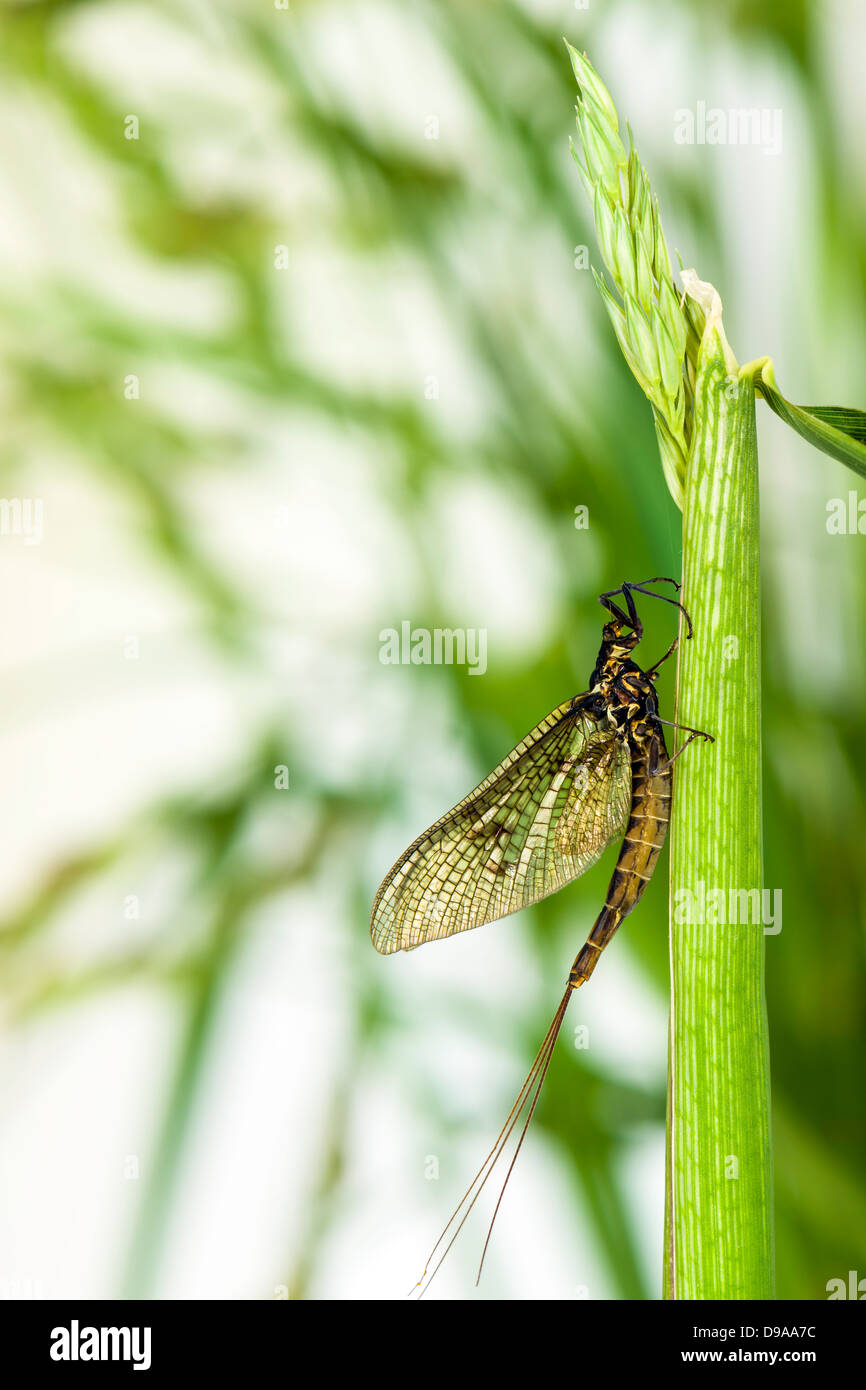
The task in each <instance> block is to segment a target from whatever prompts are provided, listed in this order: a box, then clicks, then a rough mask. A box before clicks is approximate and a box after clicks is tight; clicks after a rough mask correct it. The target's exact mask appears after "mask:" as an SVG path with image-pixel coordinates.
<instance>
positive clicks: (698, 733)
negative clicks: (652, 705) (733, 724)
mask: <svg viewBox="0 0 866 1390" xmlns="http://www.w3.org/2000/svg"><path fill="white" fill-rule="evenodd" d="M655 717H656V719H657V720H658V722H659V724H667V725H668V728H670V729H682V730H683V731H684V732H685V733H687V734H688V738H687V739H686V741H685V743H684V744H683V746H682V747H681V748H678V749H677V751H676V753H674V755H673V757H672V758H668V760H667V762H666V763H665V764H664V766H665V767H670V766H671V765H672V764H673V763H675V762H676V760H677V758H678V757H679V756H680V754H681V753H685V751H686V749H687V748H688V746H689V744H690V743H694V741H695V739H696V738H703V739H706V741H707V743H715V741H716V740H715V738H714V737H713V735H712V734H708V733H705V732H704V730H703V729H692V728H690V727H689V725H688V724H675V723H674V722H673V720H671V719H661V718H660V717H659V716H658V715H656V716H655Z"/></svg>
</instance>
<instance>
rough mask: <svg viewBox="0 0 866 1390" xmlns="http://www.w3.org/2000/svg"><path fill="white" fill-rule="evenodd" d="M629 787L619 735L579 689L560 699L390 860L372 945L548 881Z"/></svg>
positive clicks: (388, 945) (622, 813) (595, 843)
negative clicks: (589, 706)
mask: <svg viewBox="0 0 866 1390" xmlns="http://www.w3.org/2000/svg"><path fill="white" fill-rule="evenodd" d="M630 799H631V764H630V761H629V755H628V749H627V747H626V745H625V744H624V742H622V741H620V740H619V739H617V738H615V737H614V735H613V732H612V730H611V728H610V726H609V725H608V724H607V723H605V724H601V723H600V722H599V720H598V719H597V718H596V717H595V716H594V715H592V714H590V713H589V712H588V711H587V710H586V708H585V707H584V706H583V704H582V698H581V697H580V696H578V697H577V699H575V700H568V701H566V703H565V704H563V705H560V706H559V707H558V708H557V709H555V710H553V711H552V713H550V714H549V715H548V716H547V718H546V719H542V721H541V723H540V724H538V725H537V726H536V728H534V729H533V730H532V732H531V733H530V734H527V736H526V738H524V739H523V740H522V741H521V742H520V743H518V745H517V747H516V748H514V749H513V750H512V751H511V752H510V753H509V754H508V756H507V758H504V759H503V761H502V762H501V763H500V764H499V766H498V767H496V768H494V770H493V771H492V772H491V773H490V776H489V777H485V779H484V781H483V782H482V783H481V784H480V786H478V787H476V788H475V790H474V791H473V792H470V793H469V795H468V796H466V797H464V798H463V800H462V801H461V802H459V803H458V804H457V805H456V806H455V807H454V808H453V810H451V811H449V812H448V814H447V815H445V816H442V818H441V820H438V821H437V822H436V824H435V825H431V827H430V829H429V830H425V832H424V834H423V835H420V836H419V837H418V839H417V840H416V841H415V843H414V844H412V845H410V846H409V848H408V849H407V850H406V852H405V853H404V854H403V855H401V857H400V858H399V859H398V860H397V863H396V864H395V865H394V867H393V868H392V869H391V871H390V873H389V874H388V875H387V877H386V878H385V880H384V882H383V883H382V886H381V887H380V889H379V892H378V893H377V894H376V901H375V903H374V904H373V913H372V916H371V918H370V934H371V936H372V938H373V945H374V946H375V947H376V950H377V951H382V952H383V953H387V952H389V951H411V950H412V949H413V948H414V947H415V946H420V945H422V943H423V942H425V941H437V940H438V939H439V938H440V937H443V936H453V935H454V933H455V932H461V931H468V930H469V928H470V927H478V926H481V924H482V923H483V922H493V921H495V920H496V919H497V918H498V917H505V916H507V915H508V913H510V912H517V910H518V909H519V908H521V907H526V906H527V905H528V904H529V903H534V902H537V901H538V899H539V898H545V897H547V895H548V894H549V893H555V892H556V890H557V889H558V888H561V887H562V886H563V884H565V883H569V882H570V881H571V879H573V878H577V877H578V875H579V874H582V873H584V872H585V870H586V869H588V868H589V867H590V865H591V864H594V863H595V861H596V860H597V859H598V858H599V856H600V855H601V854H602V853H603V851H604V850H605V849H606V848H607V846H608V845H609V844H610V843H611V841H612V840H614V839H615V838H616V837H617V835H618V834H619V832H620V831H621V830H622V828H623V826H624V824H625V821H626V818H627V815H628V810H629V803H630Z"/></svg>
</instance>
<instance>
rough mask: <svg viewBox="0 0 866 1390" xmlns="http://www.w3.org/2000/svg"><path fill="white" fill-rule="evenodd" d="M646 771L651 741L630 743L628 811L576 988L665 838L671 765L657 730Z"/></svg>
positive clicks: (574, 975)
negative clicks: (610, 875) (603, 899)
mask: <svg viewBox="0 0 866 1390" xmlns="http://www.w3.org/2000/svg"><path fill="white" fill-rule="evenodd" d="M654 742H655V745H656V747H655V750H654V753H653V761H654V762H655V763H656V764H657V766H656V770H655V772H652V773H651V772H650V770H649V769H650V745H648V746H646V747H642V746H639V745H637V744H633V745H632V748H631V813H630V815H629V818H628V824H627V826H626V829H625V836H624V837H623V842H622V846H621V848H620V852H619V858H618V859H617V861H616V868H615V869H614V871H613V877H612V878H611V880H610V883H609V884H608V889H607V897H606V899H605V904H604V907H603V908H602V910H601V912H600V913H599V915H598V917H597V919H596V922H595V926H594V927H593V929H592V931H591V932H590V934H589V936H588V937H587V941H586V945H585V946H584V947H583V948H582V950H581V951H580V953H579V955H578V957H577V959H576V960H575V962H574V965H573V966H572V967H571V974H570V975H569V977H568V982H569V984H570V985H571V987H572V989H577V987H578V986H579V985H582V984H583V982H584V980H588V979H589V977H590V975H591V974H592V972H593V970H594V969H595V964H596V961H597V960H598V958H599V956H600V955H601V952H602V951H603V950H604V948H605V946H606V945H607V943H608V942H609V941H610V939H611V937H612V936H613V934H614V932H615V931H616V929H617V927H618V926H619V924H620V922H621V921H622V920H623V918H624V917H627V916H628V914H629V913H630V912H631V910H632V908H634V906H635V905H636V904H637V903H638V902H639V901H640V899H641V897H642V895H643V891H644V889H645V888H646V886H647V884H648V883H649V881H650V878H651V877H652V872H653V869H654V868H655V865H656V860H657V859H658V857H659V854H660V852H661V848H662V845H663V844H664V842H665V835H666V834H667V830H668V820H669V818H670V805H671V785H672V778H671V768H670V763H669V762H668V756H667V749H666V748H665V742H664V737H663V735H662V732H661V730H659V731H658V733H657V734H656V735H655V738H654Z"/></svg>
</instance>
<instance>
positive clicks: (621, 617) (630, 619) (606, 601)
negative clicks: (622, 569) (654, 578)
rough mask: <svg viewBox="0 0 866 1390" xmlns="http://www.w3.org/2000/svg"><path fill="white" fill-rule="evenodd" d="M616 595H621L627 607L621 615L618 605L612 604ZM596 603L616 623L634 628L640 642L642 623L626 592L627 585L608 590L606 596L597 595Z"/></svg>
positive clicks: (632, 600) (632, 601) (631, 599)
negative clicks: (625, 611) (597, 602)
mask: <svg viewBox="0 0 866 1390" xmlns="http://www.w3.org/2000/svg"><path fill="white" fill-rule="evenodd" d="M617 594H622V595H623V597H624V598H625V601H626V605H627V607H628V612H627V613H623V611H622V609H621V608H620V607H619V605H618V604H616V603H614V602H613V600H614V599H615V598H616V596H617ZM598 601H599V603H600V604H601V606H602V608H606V609H607V611H608V612H609V613H611V614H612V615H613V617H614V618H616V620H617V622H618V623H624V624H625V625H626V627H631V628H634V630H635V632H636V633H637V635H638V641H640V639H641V637H643V623H642V622H641V620H640V618H639V617H638V615H637V609H636V608H635V606H634V599H633V598H632V597H631V594H630V593H629V592H628V585H627V584H622V585H620V587H619V588H618V589H609V590H608V592H607V593H606V594H599V596H598Z"/></svg>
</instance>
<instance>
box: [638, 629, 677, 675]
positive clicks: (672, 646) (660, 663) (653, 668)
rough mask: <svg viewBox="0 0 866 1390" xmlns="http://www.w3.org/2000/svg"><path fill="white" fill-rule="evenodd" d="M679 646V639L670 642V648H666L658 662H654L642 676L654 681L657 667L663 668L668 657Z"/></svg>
mask: <svg viewBox="0 0 866 1390" xmlns="http://www.w3.org/2000/svg"><path fill="white" fill-rule="evenodd" d="M679 645H680V639H679V637H675V638H674V640H673V641H672V642H671V644H670V646H669V647H668V649H667V651H666V652H665V654H664V656H660V657H659V659H658V661H656V662H654V663H653V665H652V666H650V668H649V670H647V671H645V672H644V675H646V676H649V678H650V680H651V681H654V680H655V678H656V672H657V671H658V669H659V667H660V666H664V664H665V662H666V661H667V659H668V657H669V656H673V654H674V652H675V651H676V649H677V647H678V646H679Z"/></svg>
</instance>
